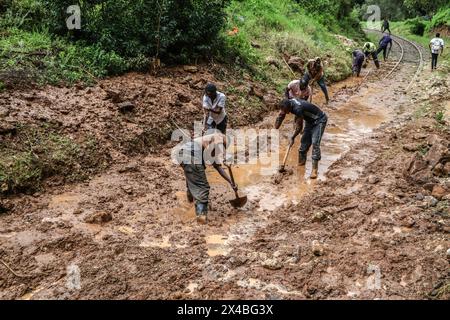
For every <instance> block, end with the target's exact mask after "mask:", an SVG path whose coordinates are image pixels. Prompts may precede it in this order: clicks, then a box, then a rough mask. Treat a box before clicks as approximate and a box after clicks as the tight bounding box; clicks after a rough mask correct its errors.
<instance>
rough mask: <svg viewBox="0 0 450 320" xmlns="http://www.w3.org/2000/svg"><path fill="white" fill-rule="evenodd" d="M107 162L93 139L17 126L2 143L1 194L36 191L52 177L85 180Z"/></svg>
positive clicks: (42, 128)
mask: <svg viewBox="0 0 450 320" xmlns="http://www.w3.org/2000/svg"><path fill="white" fill-rule="evenodd" d="M108 162H109V160H108V157H107V156H105V155H104V154H103V153H102V148H100V147H99V145H98V143H97V142H96V140H95V139H94V138H92V137H88V138H86V139H85V140H83V141H80V142H77V141H75V140H73V139H71V138H69V137H67V136H64V135H62V134H60V133H58V132H57V131H55V130H54V128H50V127H47V126H46V127H31V126H18V128H17V133H16V134H15V135H8V136H5V137H4V139H2V141H1V143H0V193H2V194H9V193H19V192H34V191H36V190H39V188H40V186H41V182H42V180H44V179H45V178H48V177H51V176H61V177H65V180H67V181H80V180H84V179H86V178H88V176H89V175H90V174H92V173H94V172H96V171H97V170H100V169H102V168H105V167H106V166H107V165H108Z"/></svg>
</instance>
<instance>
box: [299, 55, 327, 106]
mask: <svg viewBox="0 0 450 320" xmlns="http://www.w3.org/2000/svg"><path fill="white" fill-rule="evenodd" d="M305 70H306V73H305V75H304V77H303V80H305V81H306V83H308V84H311V85H313V84H314V82H317V84H318V85H319V87H320V89H322V92H323V94H324V95H325V101H326V103H328V102H329V101H330V98H329V96H328V89H327V85H326V83H325V72H324V67H323V63H322V59H320V58H319V57H316V58H314V59H310V60H308V62H307V63H306V67H305Z"/></svg>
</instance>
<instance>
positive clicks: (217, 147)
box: [175, 132, 238, 222]
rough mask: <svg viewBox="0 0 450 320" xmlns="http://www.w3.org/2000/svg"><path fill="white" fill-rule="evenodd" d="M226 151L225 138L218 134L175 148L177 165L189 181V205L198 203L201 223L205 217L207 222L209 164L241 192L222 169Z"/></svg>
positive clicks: (196, 207) (199, 138)
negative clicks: (207, 172) (207, 168)
mask: <svg viewBox="0 0 450 320" xmlns="http://www.w3.org/2000/svg"><path fill="white" fill-rule="evenodd" d="M225 150H226V136H225V135H223V134H221V133H219V132H217V133H213V134H208V135H205V136H202V137H198V138H195V139H193V140H189V141H188V142H186V143H184V144H182V145H180V146H178V147H176V148H175V157H176V162H177V163H178V164H180V165H181V167H182V168H183V171H184V175H185V178H186V196H187V199H188V201H189V202H194V201H195V214H196V216H197V220H198V221H200V220H201V219H202V218H204V220H205V222H207V221H208V219H207V214H208V204H209V190H210V186H209V183H208V179H207V178H206V172H205V169H206V164H208V165H212V166H213V167H214V169H216V170H217V172H218V173H219V174H220V176H221V177H222V178H224V179H225V180H226V181H227V182H228V183H229V184H230V185H231V187H232V188H233V190H234V191H235V192H237V190H238V187H237V185H235V184H234V183H233V182H232V180H231V178H230V177H229V176H228V174H227V173H226V172H225V171H224V170H223V168H222V166H221V165H222V164H224V154H225Z"/></svg>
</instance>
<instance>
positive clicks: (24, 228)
mask: <svg viewBox="0 0 450 320" xmlns="http://www.w3.org/2000/svg"><path fill="white" fill-rule="evenodd" d="M405 49H406V50H407V51H408V54H409V55H410V56H411V59H409V60H407V61H404V62H402V63H401V64H400V67H399V70H397V71H396V72H395V73H394V74H393V76H392V77H391V78H389V79H387V80H382V78H383V74H386V73H387V72H389V69H390V68H389V67H390V66H391V67H392V66H393V64H391V63H386V64H383V67H382V69H381V71H380V73H379V74H378V75H377V74H376V73H375V72H374V71H373V70H371V68H372V66H370V67H369V68H368V69H366V70H365V72H369V71H371V74H369V76H368V77H367V78H366V79H365V82H364V83H362V80H363V77H362V78H360V79H349V80H346V81H344V82H342V83H338V84H335V85H333V86H332V87H331V88H330V89H331V92H332V95H333V102H332V103H331V104H330V105H329V106H323V108H324V110H325V111H326V112H327V113H328V115H329V119H330V120H329V123H328V127H327V129H326V133H325V136H324V138H323V145H322V150H323V151H322V153H323V160H322V161H321V163H320V169H319V172H320V177H319V180H317V181H312V180H310V179H309V178H308V177H309V173H310V166H311V160H310V158H309V159H308V163H307V166H306V168H302V167H298V166H297V148H298V141H297V142H296V145H295V147H294V148H293V149H292V151H291V154H290V156H289V158H288V162H287V166H286V168H287V169H288V172H287V174H283V175H281V176H279V174H278V172H277V169H278V168H272V170H273V171H272V172H267V171H266V172H265V173H266V174H265V175H262V174H261V169H262V168H263V166H262V165H261V163H257V164H254V165H239V166H236V167H235V168H234V173H235V176H236V180H237V183H238V185H239V186H240V194H246V195H247V196H248V198H249V201H248V204H247V205H246V206H245V207H244V208H242V209H233V208H231V207H230V205H229V203H228V200H229V199H232V198H233V197H234V194H233V192H232V190H230V188H229V186H227V185H226V184H225V183H224V182H223V181H221V180H220V178H219V177H218V176H217V175H216V174H215V173H214V172H213V171H212V170H208V179H209V181H210V183H211V186H212V190H211V195H212V201H211V202H212V203H211V206H212V207H211V208H210V214H209V223H208V224H207V225H202V224H197V223H196V221H195V219H194V211H193V208H192V206H191V205H190V204H189V203H188V202H187V200H186V199H185V193H184V188H185V182H184V178H183V173H182V170H180V169H179V168H178V167H177V166H175V165H173V164H172V163H171V162H170V161H169V157H170V146H171V145H170V144H169V145H166V146H165V147H164V148H162V150H161V151H158V152H156V153H153V154H148V155H136V156H133V157H131V156H130V158H128V156H127V157H124V156H122V154H123V153H122V152H123V150H125V149H121V148H116V149H114V148H113V149H114V150H116V151H115V152H117V155H118V158H120V159H121V160H122V161H120V162H117V163H115V164H113V165H112V166H111V167H110V168H109V169H108V170H107V171H106V172H104V173H101V174H98V175H96V176H95V177H92V179H90V180H89V181H87V182H85V183H78V184H71V185H64V186H61V187H53V188H48V189H47V190H45V193H39V194H35V195H23V196H18V197H13V198H10V199H8V205H10V206H11V207H12V208H13V210H11V211H9V212H8V213H6V214H2V215H1V216H0V259H1V260H2V261H4V262H6V263H7V264H8V265H9V266H10V267H11V268H12V269H13V270H15V271H16V272H17V273H20V274H27V275H30V277H29V278H20V277H17V276H15V275H14V274H13V273H11V272H10V271H8V270H7V269H6V268H3V266H2V265H0V298H2V299H11V298H13V299H47V298H52V299H53V298H57V299H98V298H104V299H180V298H186V299H208V298H212V299H236V298H250V299H311V298H312V299H325V298H327V299H374V298H381V299H415V298H429V297H431V298H439V299H446V298H447V299H448V298H449V296H448V294H449V293H448V291H446V290H447V289H445V288H448V279H449V262H448V260H447V257H446V251H447V249H448V248H449V247H450V241H449V237H448V232H449V225H448V217H449V212H448V205H449V203H448V201H447V200H441V201H437V200H436V201H437V202H436V203H434V201H432V199H431V198H427V197H431V196H432V190H433V189H432V188H431V189H430V186H429V184H430V183H432V184H433V186H435V185H440V186H442V187H443V188H447V186H448V183H449V181H448V177H447V178H446V177H437V176H433V174H431V175H430V174H429V173H430V172H432V168H429V166H428V165H425V167H424V168H422V171H421V172H422V173H423V175H424V176H427V177H428V178H429V180H427V181H424V182H421V183H418V182H416V181H413V180H411V177H410V175H409V174H408V172H407V171H405V166H407V165H408V164H409V162H410V161H411V157H412V155H413V152H410V151H408V150H405V149H404V148H403V146H405V145H409V144H414V145H415V146H421V145H422V144H424V143H426V141H427V140H428V139H429V137H430V136H432V135H433V134H436V135H438V136H439V137H441V138H442V139H441V141H447V142H448V141H450V132H449V129H448V123H447V125H446V126H445V125H444V126H442V125H440V126H439V125H438V124H436V120H435V114H434V112H435V108H438V107H441V106H442V101H447V102H448V100H449V97H448V92H447V91H446V88H447V87H448V84H449V83H448V82H449V79H448V78H447V79H443V80H442V79H436V78H433V77H432V75H431V74H429V73H428V72H426V71H425V72H424V73H423V74H424V77H423V78H424V79H431V80H429V81H428V80H427V81H423V82H418V83H416V84H415V86H414V87H413V90H412V91H411V92H410V93H408V94H406V93H404V89H405V88H406V87H407V86H408V85H409V82H410V79H411V78H412V77H413V75H414V74H415V72H416V70H417V63H416V62H417V59H416V60H414V59H413V55H414V52H413V50H414V49H413V48H412V47H406V44H405ZM396 57H397V58H398V48H397V50H395V51H394V52H393V55H392V57H391V59H395V58H396ZM363 76H364V75H363ZM184 77H185V75H184ZM434 77H436V75H435V76H434ZM150 79H151V78H150V77H149V76H143V75H129V76H128V77H125V78H121V79H120V80H114V79H111V80H108V81H111V82H112V83H115V82H116V81H119V82H117V83H116V86H117V88H116V89H120V87H121V85H122V86H129V83H130V82H131V83H133V84H134V85H135V86H136V92H141V91H140V90H142V87H146V88H148V89H147V90H150V89H151V84H148V85H147V84H146V83H147V82H149V81H150V83H151V81H152V80H150ZM155 81H156V80H155ZM166 81H167V82H168V84H170V83H172V82H171V81H173V79H172V80H170V79H168V80H166ZM438 81H443V83H444V86H443V87H442V86H440V87H433V88H434V89H433V90H434V91H431V90H430V87H431V86H432V85H433V83H436V82H438ZM52 90H60V89H52V88H50V89H46V90H45V92H46V94H51V92H52ZM96 90H97V89H96ZM98 90H99V91H100V89H98ZM199 90H200V88H199ZM150 91H151V90H150ZM49 92H50V93H49ZM315 92H316V96H315V97H314V100H315V102H317V103H319V104H321V105H322V104H323V100H322V97H321V93H320V92H319V90H317V88H316V89H315ZM23 94H24V93H17V95H23ZM67 94H68V95H73V94H78V95H79V98H80V99H89V98H86V97H85V96H86V95H88V93H87V92H84V91H83V92H78V93H76V92H68V93H67ZM103 94H105V95H106V93H102V95H103ZM169 96H171V95H170V94H169V92H163V93H161V94H159V93H158V96H157V97H158V99H160V97H164V99H166V98H167V99H169V98H168V97H169ZM16 98H17V97H16ZM16 98H15V97H14V95H13V97H12V98H11V99H16ZM128 98H129V97H128V96H127V99H128ZM8 99H9V98H8ZM108 99H109V98H108ZM155 99H156V96H155ZM132 100H134V101H138V102H137V103H136V105H137V108H138V110H139V108H141V107H142V105H141V104H140V103H139V101H140V100H139V98H136V99H132ZM106 101H108V100H106ZM164 101H165V100H164ZM424 102H426V103H427V104H428V106H429V111H427V112H428V113H426V114H424V115H423V114H422V113H421V116H420V117H416V116H415V114H416V113H417V112H416V111H417V109H419V108H420V106H421V103H424ZM109 103H110V102H107V104H109ZM111 103H112V102H111ZM163 104H164V103H159V104H155V107H152V111H151V112H152V115H151V116H149V115H148V112H150V110H147V109H145V108H143V109H142V110H139V111H138V112H139V116H137V117H136V118H143V120H142V121H143V122H145V126H147V125H150V121H151V122H152V124H151V125H157V126H159V125H161V124H164V123H167V119H168V116H169V115H168V114H166V111H167V110H164V108H160V109H159V110H157V108H156V106H161V105H163ZM53 105H54V104H53V103H49V104H47V105H46V106H44V105H43V106H42V109H40V111H39V112H41V113H43V112H53V111H50V110H52V108H54V107H53ZM447 105H448V103H447ZM98 108H99V109H98V110H100V111H98V112H99V113H102V114H103V113H105V114H106V113H107V112H106V110H109V109H108V107H107V108H105V109H102V107H101V106H99V107H98ZM93 110H97V108H93V107H92V106H91V107H88V106H87V104H86V107H85V109H83V110H81V111H80V113H78V114H71V116H68V117H67V118H64V117H63V119H66V120H64V121H68V122H70V121H75V120H74V119H78V120H76V121H81V118H82V117H83V116H82V114H85V115H86V114H88V113H90V112H94V111H93ZM101 110H103V111H101ZM232 110H233V109H232ZM96 112H97V111H96ZM233 112H234V111H232V112H231V117H232V116H233ZM192 113H193V114H194V113H196V114H197V113H198V110H197V109H194V108H193V109H192ZM193 114H192V116H193ZM16 116H18V117H21V116H22V115H21V113H20V112H19V111H17V114H16ZM97 116H98V115H96V116H95V118H96V117H97ZM109 116H110V117H111V118H114V116H113V113H112V112H111V114H110V115H108V116H107V117H106V119H105V121H104V122H103V124H99V125H98V126H95V125H93V124H92V123H90V124H89V123H86V122H85V121H84V120H83V121H81V124H80V126H79V128H85V130H88V129H91V127H92V128H95V129H94V132H95V133H96V134H98V135H99V136H102V137H103V139H105V143H114V142H113V141H114V140H113V139H107V138H106V135H105V132H109V133H111V134H112V135H114V136H117V137H119V136H120V137H121V136H122V133H124V130H125V125H124V124H125V123H127V122H126V121H124V122H123V124H121V125H120V126H119V127H112V128H109V130H108V129H107V128H106V127H105V126H106V125H107V124H108V123H109V122H110V120H108V117H109ZM275 116H276V113H272V114H269V115H268V116H267V117H266V118H265V119H264V120H263V121H262V122H260V123H258V124H257V125H255V126H253V127H254V128H269V127H272V125H273V122H274V119H275ZM23 117H25V115H23ZM55 117H56V116H55ZM79 117H81V118H79ZM57 118H59V115H58V116H57ZM238 118H239V119H243V120H239V121H243V122H242V123H240V124H245V117H238ZM89 119H90V117H86V119H85V120H86V121H87V122H89V121H90V120H89ZM179 119H180V122H181V121H182V119H183V118H182V117H180V118H179ZM286 120H288V121H286V123H284V124H283V128H282V131H281V133H282V141H281V143H282V145H287V136H288V134H289V133H290V131H291V130H292V118H289V119H286ZM139 121H140V120H139ZM146 121H147V122H146ZM122 125H123V127H122ZM127 125H129V123H127ZM130 125H131V124H130ZM113 126H115V124H113ZM130 130H131V129H130ZM125 131H126V130H125ZM106 141H108V142H106ZM123 141H126V140H123ZM439 143H440V144H439V145H445V143H443V142H442V143H441V142H439ZM125 144H126V143H125V142H123V144H120V145H122V146H125ZM431 147H432V146H431ZM447 147H448V145H447ZM417 149H418V150H419V149H420V148H419V147H417ZM430 150H431V148H428V147H427V148H426V149H424V150H423V152H424V154H423V156H424V157H428V156H430V154H429V151H430ZM285 151H286V150H285V149H284V148H283V149H282V150H281V152H280V160H282V157H283V156H284V152H285ZM440 156H441V155H439V157H440ZM439 161H441V160H439ZM405 172H406V173H405ZM267 173H268V174H267ZM274 180H277V181H274ZM274 182H276V183H274ZM449 190H450V189H449ZM443 198H445V196H444V197H443ZM427 201H431V202H433V203H434V206H432V205H429V202H427ZM105 217H107V218H106V219H104V218H105ZM109 217H110V218H111V219H109ZM77 270H79V273H77V272H78V271H77ZM78 280H79V281H78ZM446 286H447V287H446Z"/></svg>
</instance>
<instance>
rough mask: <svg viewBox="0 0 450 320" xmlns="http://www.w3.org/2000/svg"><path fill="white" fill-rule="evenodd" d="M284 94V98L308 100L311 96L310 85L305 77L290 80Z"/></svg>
mask: <svg viewBox="0 0 450 320" xmlns="http://www.w3.org/2000/svg"><path fill="white" fill-rule="evenodd" d="M284 96H285V98H286V99H294V98H295V99H302V100H306V101H308V100H310V99H311V98H312V90H311V86H309V85H308V82H307V81H306V80H305V79H300V80H292V81H291V82H290V83H289V84H288V86H287V87H286V90H285V92H284Z"/></svg>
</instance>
